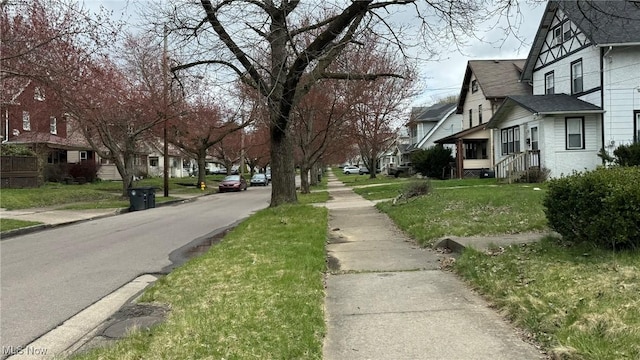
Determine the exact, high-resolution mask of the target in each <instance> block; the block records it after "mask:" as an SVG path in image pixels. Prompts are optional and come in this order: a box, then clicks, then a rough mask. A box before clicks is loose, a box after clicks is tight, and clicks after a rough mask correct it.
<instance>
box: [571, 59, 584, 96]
mask: <svg viewBox="0 0 640 360" xmlns="http://www.w3.org/2000/svg"><path fill="white" fill-rule="evenodd" d="M581 92H582V59H580V60H577V61H574V62H572V63H571V93H572V94H577V93H581Z"/></svg>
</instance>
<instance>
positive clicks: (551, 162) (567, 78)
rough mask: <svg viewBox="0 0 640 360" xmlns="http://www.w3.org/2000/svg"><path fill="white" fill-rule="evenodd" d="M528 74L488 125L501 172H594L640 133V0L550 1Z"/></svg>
mask: <svg viewBox="0 0 640 360" xmlns="http://www.w3.org/2000/svg"><path fill="white" fill-rule="evenodd" d="M520 80H521V81H522V82H523V83H530V84H531V85H532V87H533V94H532V95H516V94H510V95H512V96H508V97H507V98H506V100H505V101H504V103H503V104H502V105H501V106H500V108H498V110H497V111H496V113H495V115H494V116H493V117H492V118H491V120H490V121H489V123H488V124H487V128H489V129H494V141H495V143H496V144H498V145H499V146H496V147H495V149H494V154H493V156H494V157H495V159H496V166H495V171H496V175H497V176H498V177H501V178H507V179H510V180H511V179H514V178H517V177H519V176H522V174H524V173H526V172H528V171H530V169H531V168H534V169H542V168H544V169H548V171H549V172H550V176H551V177H559V176H562V175H567V174H570V173H571V172H573V171H583V170H591V169H594V168H596V167H597V166H598V165H601V164H602V160H601V159H600V158H599V157H598V153H599V152H600V151H601V150H604V151H607V152H608V153H610V154H611V153H612V152H613V150H614V149H615V148H616V147H617V146H619V145H621V144H629V143H631V142H634V141H638V139H639V137H640V4H639V3H638V2H637V1H630V0H622V1H598V2H584V1H550V2H549V3H548V4H547V6H546V9H545V12H544V15H543V17H542V20H541V22H540V26H539V28H538V32H537V34H536V37H535V40H534V43H533V45H532V48H531V51H530V53H529V57H528V58H527V60H526V62H525V64H524V67H523V71H522V75H521V77H520Z"/></svg>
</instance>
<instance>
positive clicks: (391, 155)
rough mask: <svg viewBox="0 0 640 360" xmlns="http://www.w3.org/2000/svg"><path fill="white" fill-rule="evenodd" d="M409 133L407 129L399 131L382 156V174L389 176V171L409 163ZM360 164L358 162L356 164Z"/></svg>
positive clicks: (380, 165) (380, 163)
mask: <svg viewBox="0 0 640 360" xmlns="http://www.w3.org/2000/svg"><path fill="white" fill-rule="evenodd" d="M409 142H410V139H409V133H408V132H407V129H406V128H403V127H401V128H400V129H398V133H397V136H396V139H395V140H394V141H393V143H392V144H391V146H389V148H388V149H387V150H386V151H385V152H384V153H383V154H382V156H381V157H380V159H379V161H378V163H379V168H380V171H381V173H383V174H388V173H389V169H393V168H395V167H397V166H398V165H400V164H403V163H407V162H409V161H410V160H409V152H408V151H407V149H408V148H409ZM355 163H356V164H357V163H358V162H357V161H356V162H355Z"/></svg>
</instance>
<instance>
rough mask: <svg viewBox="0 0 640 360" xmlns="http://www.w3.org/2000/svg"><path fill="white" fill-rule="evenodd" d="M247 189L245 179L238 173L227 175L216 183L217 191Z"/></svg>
mask: <svg viewBox="0 0 640 360" xmlns="http://www.w3.org/2000/svg"><path fill="white" fill-rule="evenodd" d="M240 190H247V180H245V179H244V178H243V177H242V176H240V175H229V176H227V177H226V178H224V180H222V181H221V182H220V184H218V192H226V191H240Z"/></svg>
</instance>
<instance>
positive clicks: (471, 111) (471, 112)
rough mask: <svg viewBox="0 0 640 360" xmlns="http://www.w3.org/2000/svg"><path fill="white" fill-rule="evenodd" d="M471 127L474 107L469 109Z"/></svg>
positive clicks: (471, 125)
mask: <svg viewBox="0 0 640 360" xmlns="http://www.w3.org/2000/svg"><path fill="white" fill-rule="evenodd" d="M469 127H470V128H472V127H473V109H469Z"/></svg>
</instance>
